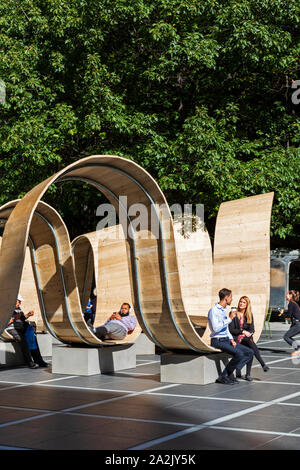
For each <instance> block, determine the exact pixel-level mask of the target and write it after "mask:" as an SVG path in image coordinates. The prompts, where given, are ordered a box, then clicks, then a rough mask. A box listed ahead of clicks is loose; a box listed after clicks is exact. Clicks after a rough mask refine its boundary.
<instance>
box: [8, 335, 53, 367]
mask: <svg viewBox="0 0 300 470" xmlns="http://www.w3.org/2000/svg"><path fill="white" fill-rule="evenodd" d="M36 337H37V342H38V345H39V348H40V351H41V355H42V357H47V356H48V357H51V356H52V339H51V336H50V335H49V334H43V333H38V334H37V335H36ZM24 364H25V361H24V357H23V354H22V351H21V348H20V345H19V343H17V342H16V341H11V342H9V341H8V342H6V341H0V366H4V367H13V366H21V365H24Z"/></svg>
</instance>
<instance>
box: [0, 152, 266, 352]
mask: <svg viewBox="0 0 300 470" xmlns="http://www.w3.org/2000/svg"><path fill="white" fill-rule="evenodd" d="M67 180H81V181H84V182H88V183H90V184H91V185H93V186H95V187H96V188H98V189H99V190H100V191H101V192H102V193H103V194H104V195H105V196H106V197H107V198H108V200H109V201H110V203H111V204H112V205H113V206H114V207H115V209H116V211H117V212H118V215H119V218H120V220H121V219H122V227H123V230H124V233H125V234H126V235H127V233H128V236H125V240H124V243H125V247H124V249H125V248H126V253H127V260H128V270H129V271H128V272H129V274H128V276H129V283H130V293H131V296H130V297H131V298H132V299H133V305H134V311H135V314H136V316H137V318H138V321H139V324H140V326H141V328H142V330H143V331H144V333H145V334H146V335H147V336H148V337H149V338H150V339H151V340H152V341H154V343H156V344H157V345H158V346H160V347H161V348H163V349H169V350H176V349H186V350H192V351H197V352H210V351H215V349H214V348H212V347H211V346H210V341H209V334H208V329H207V328H206V330H205V331H204V333H203V330H204V329H205V327H206V325H207V320H206V317H207V311H208V309H209V307H210V306H211V303H212V298H214V301H216V300H217V298H216V293H217V291H218V290H219V289H220V288H222V287H229V288H232V289H233V290H234V289H235V290H234V294H235V295H236V297H237V296H239V295H249V296H251V295H253V296H254V295H255V302H254V304H255V308H256V310H255V312H254V313H255V320H256V325H257V334H259V333H260V325H261V324H262V321H263V320H262V318H264V315H265V309H266V306H267V300H268V296H269V228H270V227H269V225H270V214H271V206H272V199H273V193H270V194H265V195H260V196H255V197H253V198H245V199H242V200H239V201H232V202H228V203H223V204H222V205H221V208H220V211H219V216H218V221H217V227H216V234H215V251H214V256H215V260H214V267H213V264H212V251H211V246H210V240H209V236H208V234H207V232H205V230H202V231H201V230H200V231H198V232H196V233H195V234H191V236H190V238H188V239H185V238H184V237H183V236H182V235H181V233H180V230H177V229H176V225H173V221H172V216H171V213H170V210H169V207H168V205H167V201H166V200H165V197H164V195H163V193H162V192H161V190H160V188H159V186H158V185H157V183H156V182H155V180H154V179H153V178H152V177H151V176H150V175H149V174H148V173H147V172H146V171H145V170H143V169H142V168H141V167H140V166H138V165H137V164H135V163H134V162H132V161H129V160H127V159H124V158H121V157H114V156H111V155H103V156H92V157H87V158H84V159H82V160H79V161H77V162H76V163H73V164H72V165H69V166H68V167H66V168H65V169H63V170H61V171H60V172H58V173H57V174H56V175H54V176H52V177H50V178H48V179H47V180H45V181H44V182H42V183H40V184H39V185H37V186H36V187H35V188H33V189H32V190H31V191H30V192H29V193H27V194H26V196H25V197H24V198H23V199H22V200H21V201H20V202H19V203H18V204H17V205H16V207H15V208H14V210H13V211H12V213H11V215H10V217H9V219H8V221H7V223H6V226H5V230H4V234H3V240H2V247H1V253H0V295H1V298H2V299H3V302H2V303H1V305H0V327H1V329H0V331H1V330H3V329H4V328H5V327H6V324H7V321H8V314H7V312H10V311H12V308H13V306H14V302H15V299H16V296H17V293H18V290H19V285H20V281H21V276H22V270H23V264H24V258H25V251H26V246H27V243H28V237H29V234H31V233H32V236H33V239H34V240H35V243H36V244H39V237H42V238H43V237H46V238H45V239H44V240H43V243H44V244H46V245H48V246H49V248H44V249H43V250H41V259H42V257H43V256H44V259H46V260H49V259H51V257H52V260H53V262H52V264H51V265H52V266H54V265H55V266H56V270H55V273H54V272H51V269H50V267H49V269H50V270H49V273H48V275H44V277H45V279H44V281H42V284H43V285H42V289H45V287H48V286H49V285H51V282H53V283H54V282H56V281H55V279H57V276H58V275H59V274H58V273H62V274H63V278H64V279H65V285H64V286H63V290H62V291H61V293H62V294H63V297H64V299H63V300H60V305H61V306H62V307H61V310H57V312H60V314H58V313H57V312H56V313H55V314H54V315H53V316H52V317H51V318H50V319H49V325H50V328H51V329H52V330H53V331H54V334H55V335H57V336H58V337H59V338H60V339H61V340H62V341H64V342H69V343H76V342H77V343H83V344H89V345H94V346H99V340H98V339H97V338H96V337H95V335H93V334H92V333H91V332H90V330H89V329H88V328H87V327H86V324H85V322H84V320H83V317H82V310H81V303H80V295H79V290H78V287H77V283H76V278H75V274H74V273H75V269H74V260H73V257H72V252H71V246H70V241H69V238H68V234H67V232H66V229H65V226H64V224H63V222H62V220H61V218H60V217H56V216H54V212H53V213H51V214H50V212H51V211H50V210H49V206H46V205H45V206H44V205H41V202H40V201H41V198H42V197H43V195H44V193H45V192H46V191H47V189H48V188H49V186H50V185H51V184H52V183H56V182H63V181H67ZM120 196H126V197H127V200H126V205H124V204H123V203H122V204H120V199H119V198H120ZM136 202H138V203H141V204H143V205H144V206H145V207H146V208H148V209H149V213H150V212H151V214H152V215H153V220H152V218H151V223H150V224H149V227H148V229H138V228H137V229H136V230H134V229H133V224H132V221H131V218H130V216H129V215H128V211H127V208H128V207H130V206H132V205H133V204H134V203H136ZM41 207H43V209H41V210H42V211H43V215H44V216H45V218H46V219H47V220H48V221H50V222H51V225H52V227H53V230H54V232H55V240H56V241H55V243H56V245H57V247H58V251H59V259H56V258H55V253H54V250H53V243H54V242H53V233H52V235H50V232H49V230H48V232H47V233H48V235H47V236H46V234H45V235H44V234H43V229H42V227H41V225H40V224H41V222H40V221H39V223H38V221H37V220H36V215H35V212H36V211H37V210H40V208H41ZM56 214H57V213H56ZM251 224H252V225H251ZM38 225H40V226H39V228H35V227H36V226H37V227H38ZM154 226H155V230H154ZM253 226H254V229H253ZM16 227H17V228H18V229H17V230H16ZM224 227H225V228H224ZM227 227H230V236H229V237H228V233H227V231H226V230H228V229H227ZM156 230H158V236H155V235H157V233H156ZM38 232H39V234H38ZM51 236H52V238H51ZM85 238H86V240H88V241H89V243H90V245H91V246H95V245H93V243H94V241H93V240H92V235H89V234H87V235H85ZM77 243H79V244H80V243H82V247H81V248H82V249H83V250H84V249H86V248H84V245H85V243H86V241H85V242H84V240H83V239H81V240H80V237H79V239H78V240H77V241H76V242H75V243H74V245H73V246H75V248H74V250H75V260H76V245H77ZM223 246H224V249H223V248H222V247H223ZM78 249H79V245H78ZM98 249H99V245H97V250H98ZM78 260H79V258H78ZM249 261H251V264H250V263H249ZM77 262H79V261H77ZM94 262H95V256H94ZM75 263H76V261H75ZM256 265H257V266H258V268H257V269H256ZM95 267H96V268H97V266H95ZM212 269H214V276H212ZM240 270H241V272H243V273H247V272H248V274H251V273H252V274H253V275H250V276H249V283H247V280H246V279H247V276H244V277H242V278H243V282H242V283H241V284H240V283H239V280H240V279H241V273H240ZM256 273H258V275H256ZM51 274H52V276H50V275H51ZM49 276H50V278H49ZM53 276H54V277H53ZM55 276H56V277H55ZM212 278H214V280H213V281H212ZM212 282H213V289H212V290H211V285H212ZM79 284H80V281H79ZM100 284H101V281H100ZM98 287H99V286H98ZM248 287H249V289H250V290H249V289H248ZM128 289H129V287H128ZM250 293H251V295H250ZM99 300H100V304H101V298H100V299H99ZM53 301H54V302H55V300H53V299H50V295H49V305H50V306H51V305H52V304H51V302H53ZM57 303H58V301H57ZM98 305H99V304H98ZM51 308H52V307H51ZM51 308H50V309H51ZM97 308H99V312H100V311H104V309H103V308H102V307H101V306H97ZM101 309H102V310H101ZM47 310H48V307H47V306H46V311H47ZM49 325H48V327H49ZM195 325H196V326H197V325H198V326H201V327H202V331H201V333H200V334H199V333H198V331H197V329H196V328H195ZM52 333H53V332H52ZM105 343H107V342H105ZM102 344H104V343H102Z"/></svg>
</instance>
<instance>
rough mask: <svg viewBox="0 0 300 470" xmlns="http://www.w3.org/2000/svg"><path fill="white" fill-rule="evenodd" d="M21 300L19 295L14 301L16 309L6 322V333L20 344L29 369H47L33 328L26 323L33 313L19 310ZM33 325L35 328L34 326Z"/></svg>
mask: <svg viewBox="0 0 300 470" xmlns="http://www.w3.org/2000/svg"><path fill="white" fill-rule="evenodd" d="M23 300H24V299H23V297H22V296H21V295H20V294H19V295H18V297H17V301H16V308H15V310H14V311H13V314H12V317H11V319H10V320H9V322H8V326H7V328H6V331H7V332H8V333H9V334H10V335H11V336H12V337H13V338H14V340H15V341H16V342H17V343H19V344H20V347H21V351H22V354H23V357H24V360H25V363H26V364H27V366H28V367H30V369H37V368H38V367H47V366H48V364H47V363H46V362H45V361H44V360H43V358H42V356H41V353H40V349H39V346H38V343H37V340H36V337H35V332H34V330H33V327H32V325H31V324H30V323H29V322H27V321H26V320H27V319H28V318H29V317H31V316H33V315H34V312H33V310H31V311H30V312H28V313H26V314H24V312H23V311H22V310H21V308H20V307H21V302H22V301H23ZM33 325H34V326H35V324H33Z"/></svg>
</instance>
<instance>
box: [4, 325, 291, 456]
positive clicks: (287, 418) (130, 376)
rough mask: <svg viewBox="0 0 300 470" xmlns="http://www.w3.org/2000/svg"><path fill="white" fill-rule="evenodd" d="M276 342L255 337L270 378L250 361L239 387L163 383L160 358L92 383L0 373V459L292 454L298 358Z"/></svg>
mask: <svg viewBox="0 0 300 470" xmlns="http://www.w3.org/2000/svg"><path fill="white" fill-rule="evenodd" d="M283 334H284V331H278V329H277V330H275V331H273V334H272V338H266V337H265V334H264V333H262V336H261V338H260V341H259V347H260V348H261V352H262V355H263V357H264V359H265V361H266V363H267V364H268V365H269V366H270V371H269V372H263V370H262V368H261V366H260V365H259V364H258V363H257V361H256V360H255V361H254V366H253V369H252V376H253V378H254V380H253V382H246V381H244V380H240V381H239V384H237V385H222V384H216V383H214V384H210V385H202V386H200V385H180V384H173V383H172V384H171V383H160V357H159V355H153V356H146V355H145V356H137V366H136V368H135V369H129V370H125V371H122V372H117V373H114V374H107V375H94V376H89V377H80V376H76V375H72V376H67V375H58V374H52V373H51V367H49V368H48V369H35V370H31V369H28V368H25V367H17V368H13V369H1V370H0V449H38V450H62V449H63V450H67V449H72V450H74V449H76V450H80V449H82V450H88V449H89V450H91V449H95V450H100V449H105V450H135V449H136V450H138V449H140V450H143V449H144V450H154V449H156V450H183V449H184V450H193V449H194V450H204V449H205V450H217V449H231V450H234V449H240V450H244V449H245V450H254V449H255V450H283V449H284V450H295V449H296V450H298V449H300V358H298V359H295V358H294V359H292V357H291V356H290V352H291V351H292V350H291V348H289V347H288V345H287V344H286V343H285V342H284V341H283V340H282V336H283ZM49 362H51V360H49ZM195 373H197V371H195Z"/></svg>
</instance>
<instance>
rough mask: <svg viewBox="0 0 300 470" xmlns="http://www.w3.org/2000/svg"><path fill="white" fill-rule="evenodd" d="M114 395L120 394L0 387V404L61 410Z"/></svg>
mask: <svg viewBox="0 0 300 470" xmlns="http://www.w3.org/2000/svg"><path fill="white" fill-rule="evenodd" d="M116 396H120V394H118V393H113V392H97V391H90V390H88V391H86V390H79V391H78V390H68V389H57V388H52V387H39V386H28V387H24V388H19V389H15V391H12V390H1V389H0V403H1V405H5V406H16V407H21V408H38V409H41V410H62V409H64V408H69V407H73V406H79V405H84V404H86V403H92V402H96V401H99V400H106V399H109V398H113V397H116Z"/></svg>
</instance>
